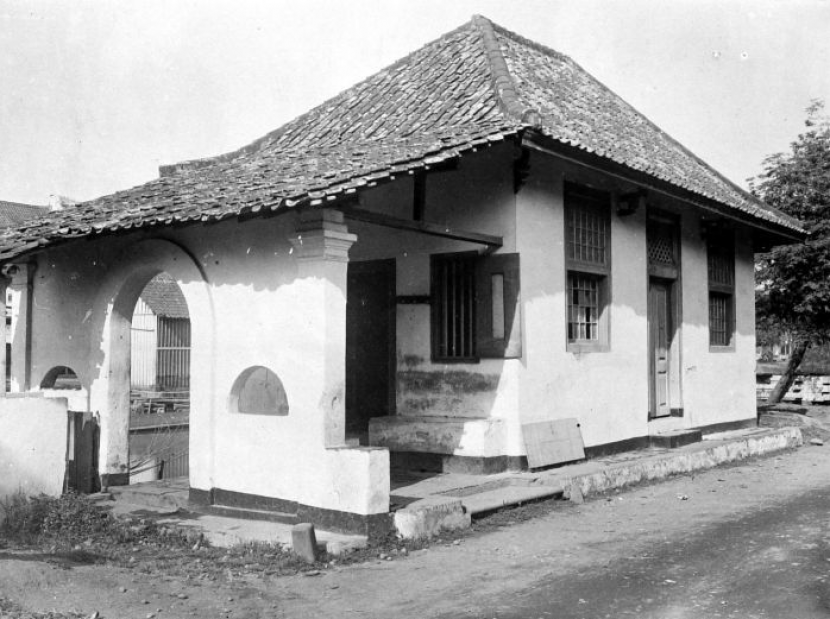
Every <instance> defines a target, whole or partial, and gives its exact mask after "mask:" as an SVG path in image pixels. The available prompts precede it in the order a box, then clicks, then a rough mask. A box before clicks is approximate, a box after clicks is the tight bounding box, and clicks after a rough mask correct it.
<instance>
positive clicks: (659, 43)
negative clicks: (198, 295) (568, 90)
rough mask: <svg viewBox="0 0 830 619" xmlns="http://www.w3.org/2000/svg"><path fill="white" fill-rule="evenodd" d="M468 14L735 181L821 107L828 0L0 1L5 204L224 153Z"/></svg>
mask: <svg viewBox="0 0 830 619" xmlns="http://www.w3.org/2000/svg"><path fill="white" fill-rule="evenodd" d="M474 14H480V15H484V16H485V17H488V18H489V19H491V20H492V21H494V22H496V23H498V24H500V25H501V26H503V27H505V28H507V29H509V30H512V31H514V32H517V33H518V34H521V35H522V36H525V37H527V38H529V39H532V40H535V41H538V42H540V43H543V44H545V45H547V46H549V47H552V48H553V49H556V50H557V51H559V52H562V53H564V54H567V55H568V56H570V57H571V58H573V59H574V60H575V61H576V62H577V63H579V64H580V65H581V66H582V67H583V68H584V69H586V70H587V71H588V72H590V73H591V74H592V75H594V76H595V77H596V78H598V79H599V80H600V81H601V82H603V83H604V84H605V85H606V86H608V87H609V88H611V90H613V91H614V92H616V93H617V94H618V95H620V96H621V97H623V98H624V99H625V100H626V101H627V102H628V103H630V104H631V105H633V106H634V107H635V108H637V109H638V110H639V111H640V112H642V113H644V114H645V115H646V116H647V117H649V118H650V119H651V120H652V121H653V122H655V123H656V124H657V125H658V126H659V127H660V128H662V129H663V130H664V131H666V132H667V133H669V134H670V135H672V136H673V137H674V138H676V139H677V140H679V141H680V142H681V143H682V144H684V145H685V146H686V147H688V148H689V149H691V150H692V151H693V152H694V153H695V154H697V155H698V156H699V157H701V158H702V159H703V160H704V161H706V162H707V163H709V164H710V165H712V166H713V167H714V168H715V169H717V170H718V171H720V172H721V173H723V174H724V175H726V176H727V177H728V178H729V179H731V180H732V181H734V182H736V183H737V184H739V185H741V186H743V187H746V186H747V183H746V179H747V178H749V177H754V176H756V175H757V174H758V173H760V172H761V170H762V162H763V160H764V158H765V157H766V156H768V155H771V154H773V153H777V152H781V151H785V150H787V149H788V147H789V144H790V142H792V141H793V140H794V139H795V138H796V137H797V135H798V134H799V132H801V131H802V130H803V128H804V126H803V122H804V118H805V112H804V110H805V108H806V107H807V106H808V105H809V104H810V101H811V100H812V99H816V98H821V99H825V100H826V101H827V102H828V105H829V106H830V0H780V1H771V0H754V1H739V0H712V1H710V0H693V1H692V0H671V1H668V0H625V1H616V0H578V1H577V0H559V1H557V0H545V1H533V0H525V1H506V0H453V1H451V2H448V1H443V0H441V1H439V0H421V1H418V2H415V1H413V0H405V1H401V0H382V1H381V0H349V1H341V2H335V1H328V2H324V1H322V0H304V1H302V2H299V1H293V0H292V1H288V0H285V1H281V0H271V1H270V2H265V1H264V0H263V1H253V0H250V1H246V0H233V1H219V0H198V1H195V0H141V1H135V0H121V1H118V2H116V1H115V0H107V1H104V0H96V1H93V0H52V1H45V0H43V1H41V0H26V1H19V0H0V200H9V201H17V202H26V203H32V204H46V203H47V202H48V200H49V196H50V195H53V194H54V195H62V196H66V197H69V198H73V199H76V200H87V199H91V198H94V197H97V196H100V195H105V194H108V193H112V192H114V191H118V190H121V189H126V188H128V187H132V186H134V185H138V184H141V183H143V182H146V181H149V180H151V179H153V178H155V177H157V176H158V166H159V165H163V164H168V163H174V162H176V161H182V160H186V159H193V158H199V157H208V156H212V155H217V154H220V153H223V152H227V151H230V150H234V149H236V148H239V147H241V146H243V145H245V144H247V143H249V142H251V141H253V140H255V139H256V138H258V137H260V136H262V135H264V134H266V133H268V132H270V131H272V130H274V129H276V128H277V127H279V126H280V125H282V124H283V123H285V122H287V121H289V120H291V119H292V118H294V117H296V116H297V115H299V114H301V113H303V112H305V111H307V110H308V109H310V108H312V107H314V106H315V105H317V104H319V103H322V102H323V101H325V100H326V99H328V98H329V97H332V96H334V95H336V94H337V93H339V92H341V91H342V90H344V89H346V88H348V87H349V86H351V85H353V84H355V83H357V82H358V81H360V80H361V79H363V78H365V77H368V76H369V75H371V74H373V73H375V72H377V71H378V70H380V69H382V68H383V67H385V66H387V65H389V64H391V63H392V62H394V61H395V60H397V59H399V58H401V57H403V56H405V55H406V54H408V53H409V52H411V51H414V50H415V49H417V48H419V47H421V46H422V45H424V44H426V43H428V42H429V41H431V40H433V39H435V38H437V37H439V36H441V35H442V34H444V33H445V32H448V31H450V30H453V29H454V28H457V27H458V26H460V25H462V24H463V23H465V22H467V21H469V19H470V18H471V16H472V15H474Z"/></svg>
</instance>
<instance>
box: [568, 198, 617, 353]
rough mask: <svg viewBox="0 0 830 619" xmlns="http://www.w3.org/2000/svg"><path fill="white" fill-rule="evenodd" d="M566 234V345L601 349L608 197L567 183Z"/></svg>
mask: <svg viewBox="0 0 830 619" xmlns="http://www.w3.org/2000/svg"><path fill="white" fill-rule="evenodd" d="M565 237H566V243H565V245H566V248H565V263H566V266H567V273H568V279H567V282H568V288H567V295H568V301H567V302H568V307H567V311H568V322H567V336H568V337H567V339H568V345H569V346H573V345H586V346H588V348H589V349H592V348H594V349H600V348H602V347H603V346H604V345H606V344H607V340H608V337H607V333H608V317H607V306H608V302H609V300H610V291H611V196H610V195H609V194H607V193H603V192H600V191H596V190H593V189H589V188H587V187H581V186H578V185H572V184H568V185H566V187H565ZM572 350H574V349H573V348H572Z"/></svg>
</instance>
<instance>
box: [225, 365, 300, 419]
mask: <svg viewBox="0 0 830 619" xmlns="http://www.w3.org/2000/svg"><path fill="white" fill-rule="evenodd" d="M229 408H230V411H231V412H232V413H240V414H247V415H275V416H285V415H288V396H287V395H286V393H285V387H283V384H282V381H281V380H280V378H279V376H277V375H276V374H275V373H274V372H272V371H271V370H269V369H268V368H266V367H264V366H261V365H255V366H252V367H249V368H248V369H246V370H244V371H243V372H242V373H241V374H240V375H239V376H238V377H237V378H236V380H235V381H234V383H233V387H232V388H231V397H230V407H229Z"/></svg>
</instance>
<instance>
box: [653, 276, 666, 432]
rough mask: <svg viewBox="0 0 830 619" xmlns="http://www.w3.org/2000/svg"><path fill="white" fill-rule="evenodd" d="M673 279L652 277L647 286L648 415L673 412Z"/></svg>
mask: <svg viewBox="0 0 830 619" xmlns="http://www.w3.org/2000/svg"><path fill="white" fill-rule="evenodd" d="M671 287H672V286H671V283H669V282H661V281H655V280H651V281H650V282H649V289H648V334H649V346H648V347H649V391H650V393H649V417H650V418H654V417H665V416H667V415H670V414H671V402H670V376H669V369H670V365H671V361H670V348H671V333H672V331H671V320H672V311H671V308H672V306H671V299H672V295H671Z"/></svg>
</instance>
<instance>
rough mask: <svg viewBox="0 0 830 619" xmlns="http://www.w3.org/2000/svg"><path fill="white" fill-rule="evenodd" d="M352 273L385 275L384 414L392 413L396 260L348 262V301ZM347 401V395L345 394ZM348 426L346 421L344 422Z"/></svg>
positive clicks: (394, 404)
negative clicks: (386, 324)
mask: <svg viewBox="0 0 830 619" xmlns="http://www.w3.org/2000/svg"><path fill="white" fill-rule="evenodd" d="M352 273H382V274H384V275H386V276H387V277H386V282H387V294H386V298H387V300H388V304H387V320H388V329H387V358H388V362H389V363H388V367H389V369H388V375H387V406H386V414H387V415H394V414H395V412H396V411H395V408H396V388H395V379H396V377H397V363H396V361H397V357H396V354H395V351H396V347H397V341H396V337H397V303H396V300H395V299H396V292H397V270H396V261H395V258H381V259H377V260H364V261H356V262H352V261H350V262H349V265H348V271H347V275H346V281H347V289H346V301H347V302H348V299H349V290H348V276H349V275H350V274H352ZM348 328H349V322H348V320H347V321H346V329H348ZM347 342H348V335H347ZM346 363H347V368H346V374H347V377H348V372H349V368H348V363H349V356H348V351H347V354H346ZM346 398H347V401H348V395H347V396H346ZM346 414H347V415H348V409H347V410H346ZM346 425H347V426H348V421H347V422H346Z"/></svg>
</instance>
